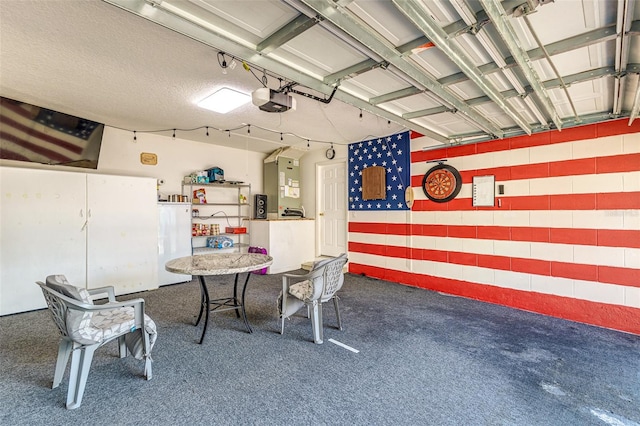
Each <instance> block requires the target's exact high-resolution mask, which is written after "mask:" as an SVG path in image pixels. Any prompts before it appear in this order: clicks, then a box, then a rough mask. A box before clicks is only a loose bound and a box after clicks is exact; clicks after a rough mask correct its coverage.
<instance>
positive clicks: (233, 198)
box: [182, 183, 251, 254]
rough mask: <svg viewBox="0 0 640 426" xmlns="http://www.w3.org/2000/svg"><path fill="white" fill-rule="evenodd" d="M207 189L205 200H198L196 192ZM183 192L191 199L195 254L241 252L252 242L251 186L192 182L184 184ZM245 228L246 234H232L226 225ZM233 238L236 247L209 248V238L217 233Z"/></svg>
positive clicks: (193, 248)
mask: <svg viewBox="0 0 640 426" xmlns="http://www.w3.org/2000/svg"><path fill="white" fill-rule="evenodd" d="M198 190H204V192H205V194H204V196H205V198H206V203H202V202H197V201H199V200H198V198H197V197H194V191H198ZM182 194H183V195H187V196H188V197H189V198H190V199H191V200H192V201H193V206H192V213H193V218H192V228H191V231H192V232H191V233H192V240H191V246H192V250H193V254H202V253H207V252H220V251H223V252H230V251H233V252H242V251H247V249H248V247H249V245H250V244H251V239H250V238H251V236H250V232H251V229H250V228H249V223H250V221H249V220H248V219H250V218H251V205H250V204H249V200H251V185H243V184H230V183H209V184H203V183H193V184H190V183H189V184H187V183H185V184H183V185H182ZM227 227H231V228H246V232H243V233H229V232H226V228H227ZM218 235H219V236H223V237H226V238H230V239H231V240H232V241H233V246H232V247H229V248H212V247H207V240H208V239H209V238H215V237H216V236H218Z"/></svg>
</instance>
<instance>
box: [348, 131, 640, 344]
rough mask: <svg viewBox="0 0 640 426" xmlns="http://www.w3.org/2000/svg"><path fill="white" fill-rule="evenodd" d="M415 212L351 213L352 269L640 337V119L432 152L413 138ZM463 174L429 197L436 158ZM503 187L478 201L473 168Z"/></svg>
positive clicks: (350, 267) (425, 142)
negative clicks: (456, 187)
mask: <svg viewBox="0 0 640 426" xmlns="http://www.w3.org/2000/svg"><path fill="white" fill-rule="evenodd" d="M413 136H414V135H412V142H411V145H412V148H411V150H412V153H411V185H412V186H413V188H414V194H415V203H414V204H413V207H412V209H411V210H412V212H411V214H410V215H407V214H406V213H405V212H399V211H398V212H390V211H384V212H383V211H352V212H350V213H349V235H348V238H349V271H350V272H352V273H356V274H361V273H362V274H366V275H368V276H372V277H377V278H382V279H387V280H390V281H393V282H399V283H404V284H408V285H413V286H416V287H422V288H426V289H430V290H435V291H439V292H444V293H449V294H455V295H460V296H464V297H469V298H473V299H478V300H483V301H486V302H491V303H497V304H502V305H506V306H511V307H514V308H519V309H525V310H529V311H533V312H539V313H542V314H547V315H552V316H555V317H559V318H565V319H570V320H573V321H579V322H585V323H589V324H594V325H598V326H603V327H607V328H612V329H617V330H622V331H627V332H631V333H637V334H640V122H638V121H637V120H636V122H634V123H633V125H631V126H629V125H628V120H624V119H623V120H616V121H610V122H604V123H598V124H592V125H586V126H580V127H574V128H567V129H563V130H562V132H558V131H549V132H543V133H539V134H534V135H532V136H526V135H525V136H519V137H513V138H505V139H501V140H495V141H489V142H483V143H478V144H469V145H461V146H450V147H443V148H439V149H432V150H423V149H422V147H424V146H425V145H426V144H428V143H429V142H430V141H429V140H428V139H427V138H425V137H419V135H418V137H413ZM442 158H446V159H447V164H449V165H451V166H453V167H455V168H456V169H457V170H458V171H459V172H460V175H461V177H462V189H461V191H460V193H459V194H458V196H457V197H456V198H455V199H453V200H451V201H449V202H446V203H436V202H433V201H431V200H429V199H428V198H427V197H426V196H425V195H424V193H423V191H422V188H421V185H422V179H423V177H424V174H425V173H426V172H427V171H428V170H429V168H430V167H431V166H432V164H430V162H431V161H433V160H437V159H442ZM488 175H491V176H495V183H496V185H504V194H499V193H498V191H496V200H495V201H496V203H495V205H494V206H490V207H474V206H473V203H472V182H473V177H474V176H488Z"/></svg>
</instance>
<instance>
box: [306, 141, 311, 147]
mask: <svg viewBox="0 0 640 426" xmlns="http://www.w3.org/2000/svg"><path fill="white" fill-rule="evenodd" d="M310 148H311V146H309V139H307V149H310Z"/></svg>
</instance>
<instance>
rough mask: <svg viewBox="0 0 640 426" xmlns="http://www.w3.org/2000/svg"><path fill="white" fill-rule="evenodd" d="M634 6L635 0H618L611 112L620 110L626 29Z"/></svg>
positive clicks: (628, 44)
mask: <svg viewBox="0 0 640 426" xmlns="http://www.w3.org/2000/svg"><path fill="white" fill-rule="evenodd" d="M634 7H635V0H631V1H629V0H618V16H617V19H616V33H617V35H618V38H617V39H616V62H615V64H616V72H618V73H619V74H620V76H619V77H618V78H617V79H616V81H615V84H614V86H613V114H614V115H619V114H620V111H622V97H623V95H624V90H623V89H622V83H623V79H624V78H625V77H624V72H625V71H626V70H627V62H628V60H629V49H630V47H631V40H630V38H631V37H630V36H628V35H627V31H628V30H629V29H630V28H631V26H632V22H631V19H632V18H633V9H634Z"/></svg>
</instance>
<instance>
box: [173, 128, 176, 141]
mask: <svg viewBox="0 0 640 426" xmlns="http://www.w3.org/2000/svg"><path fill="white" fill-rule="evenodd" d="M173 138H174V139H175V138H176V129H173Z"/></svg>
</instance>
